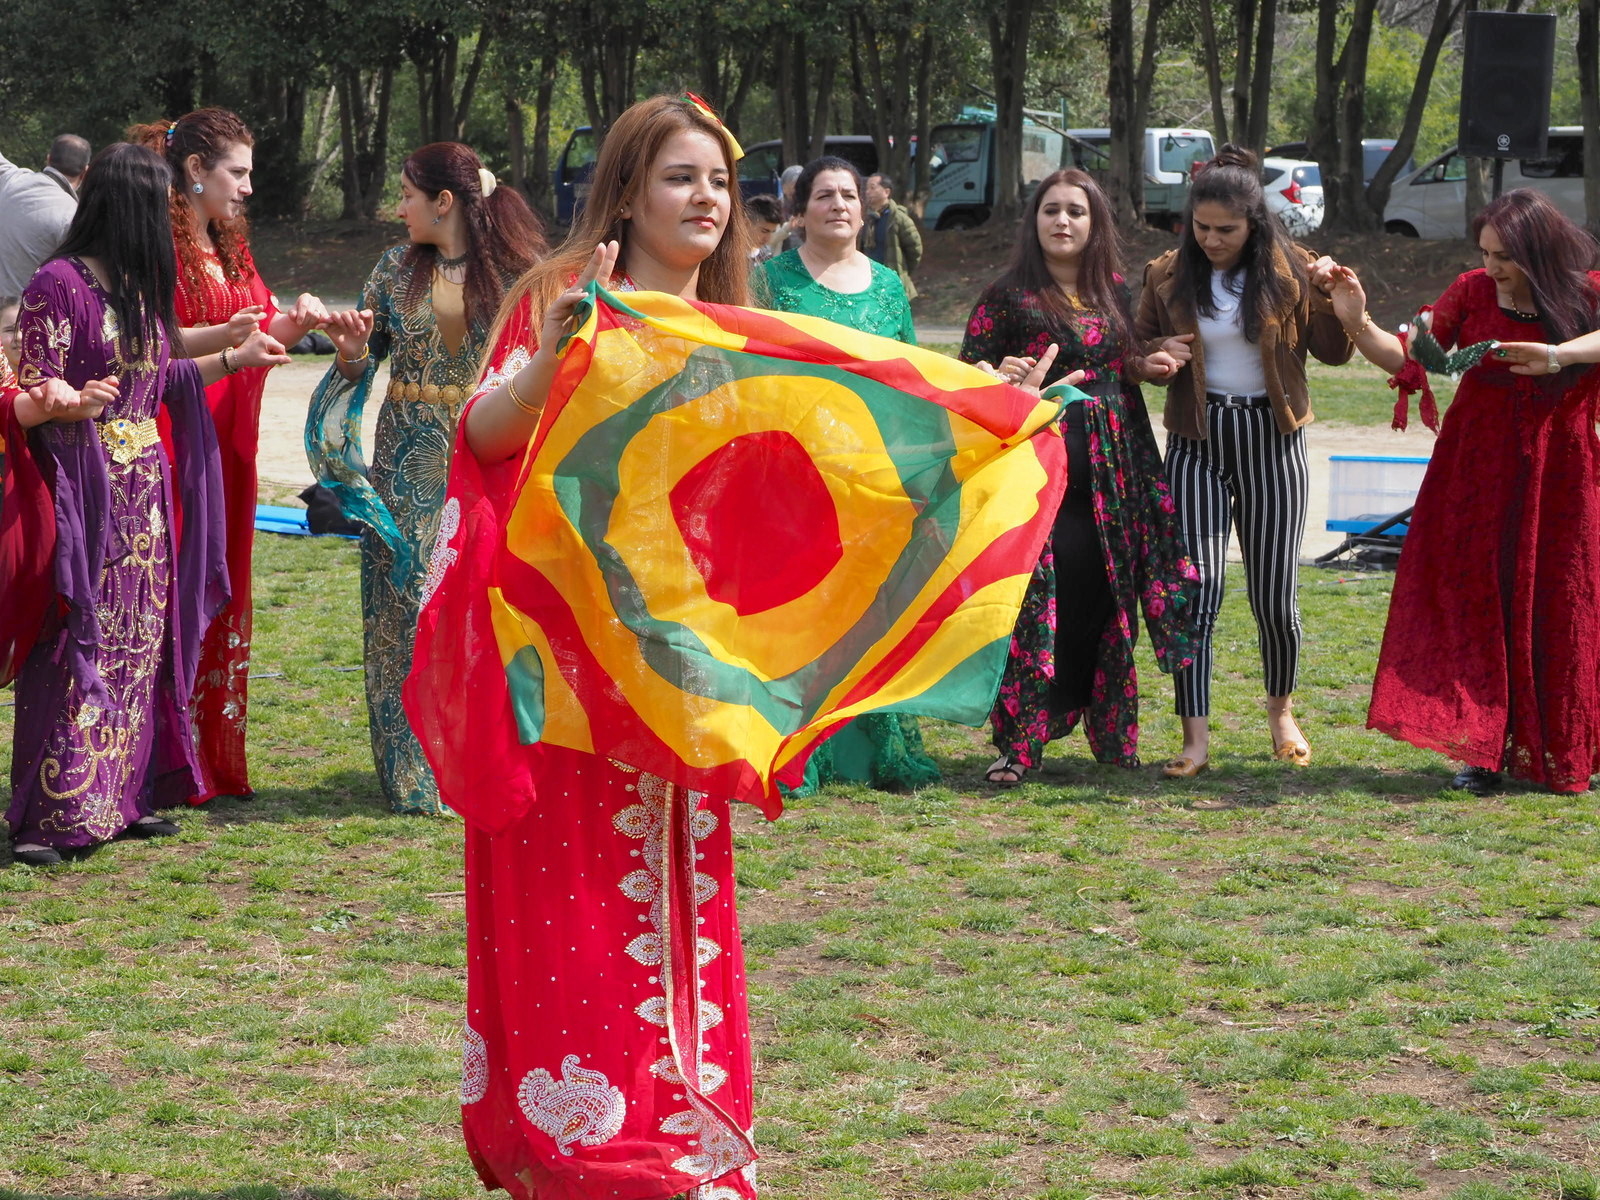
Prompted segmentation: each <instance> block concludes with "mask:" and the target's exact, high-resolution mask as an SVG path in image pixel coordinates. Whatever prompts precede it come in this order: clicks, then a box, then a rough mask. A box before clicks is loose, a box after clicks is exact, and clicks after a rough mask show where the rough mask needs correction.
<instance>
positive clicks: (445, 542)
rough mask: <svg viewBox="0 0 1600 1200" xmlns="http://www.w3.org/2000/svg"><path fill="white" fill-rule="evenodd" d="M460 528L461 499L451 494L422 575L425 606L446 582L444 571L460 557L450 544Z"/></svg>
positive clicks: (446, 502) (442, 512) (443, 510)
mask: <svg viewBox="0 0 1600 1200" xmlns="http://www.w3.org/2000/svg"><path fill="white" fill-rule="evenodd" d="M460 528H461V501H459V500H457V499H456V498H455V497H454V496H451V497H450V499H448V500H446V501H445V502H444V508H442V509H441V510H440V511H439V538H438V540H437V541H436V542H434V543H433V553H432V554H431V555H429V556H428V571H427V574H426V575H424V576H423V577H422V607H424V608H426V607H427V605H428V601H429V600H432V599H433V594H434V592H436V591H438V590H439V585H440V584H441V583H443V582H444V573H445V572H446V571H448V570H449V569H450V566H451V564H452V563H454V562H455V561H456V559H457V557H459V556H458V554H457V552H456V548H455V547H454V546H452V545H451V544H450V539H452V538H453V537H455V536H456V533H457V531H459V530H460Z"/></svg>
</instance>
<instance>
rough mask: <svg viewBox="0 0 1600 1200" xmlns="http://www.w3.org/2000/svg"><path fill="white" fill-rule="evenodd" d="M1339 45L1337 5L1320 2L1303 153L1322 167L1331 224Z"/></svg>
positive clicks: (1340, 74)
mask: <svg viewBox="0 0 1600 1200" xmlns="http://www.w3.org/2000/svg"><path fill="white" fill-rule="evenodd" d="M1338 45H1339V9H1338V6H1337V5H1333V4H1324V5H1322V7H1321V8H1320V9H1319V10H1318V11H1317V45H1316V50H1315V52H1314V55H1313V60H1312V68H1313V72H1314V74H1315V76H1316V92H1315V95H1314V98H1313V100H1312V103H1311V129H1310V131H1309V133H1308V134H1307V135H1306V157H1308V158H1314V159H1316V161H1317V163H1318V165H1319V166H1320V167H1321V170H1322V183H1323V191H1324V194H1325V203H1326V205H1327V216H1326V218H1325V220H1324V224H1327V225H1330V226H1331V225H1333V224H1334V223H1335V220H1336V218H1337V215H1338V207H1339V203H1338V202H1339V198H1338V196H1337V194H1336V193H1337V185H1336V184H1335V182H1334V176H1335V175H1337V173H1338V170H1339V90H1340V86H1341V84H1342V82H1343V78H1344V64H1343V59H1342V56H1341V55H1339V54H1338V53H1337V51H1338Z"/></svg>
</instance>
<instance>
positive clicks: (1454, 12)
mask: <svg viewBox="0 0 1600 1200" xmlns="http://www.w3.org/2000/svg"><path fill="white" fill-rule="evenodd" d="M1590 2H1593V0H1590ZM1460 12H1461V0H1435V2H1434V8H1433V21H1432V23H1431V24H1430V25H1429V26H1428V40H1427V42H1426V43H1424V45H1423V47H1422V59H1421V61H1419V62H1418V63H1417V78H1416V81H1415V82H1414V83H1413V84H1412V85H1411V99H1410V101H1409V102H1408V103H1407V104H1406V115H1405V120H1404V121H1403V122H1402V123H1401V125H1400V133H1399V136H1397V137H1396V138H1395V142H1394V149H1392V150H1391V151H1389V155H1388V157H1387V158H1385V159H1384V160H1383V162H1382V163H1380V164H1379V165H1378V171H1377V174H1375V175H1374V176H1373V177H1372V182H1371V183H1370V184H1368V185H1367V197H1366V199H1367V207H1368V208H1370V209H1371V210H1372V215H1373V217H1374V218H1375V219H1376V220H1377V221H1378V222H1379V223H1380V224H1381V223H1382V221H1383V210H1384V207H1385V206H1386V205H1387V204H1388V203H1389V189H1390V188H1391V187H1392V186H1393V184H1394V181H1395V177H1396V176H1398V175H1399V174H1400V167H1401V165H1402V164H1403V163H1404V162H1405V161H1406V160H1407V159H1409V158H1410V157H1411V152H1412V150H1414V149H1416V145H1417V131H1418V130H1419V129H1421V128H1422V114H1423V110H1424V109H1426V108H1427V106H1428V88H1429V87H1430V86H1431V85H1432V83H1433V72H1434V68H1435V67H1436V66H1437V65H1438V62H1439V51H1440V50H1441V49H1443V47H1444V43H1445V39H1446V38H1448V37H1449V36H1450V31H1451V30H1452V29H1453V28H1454V27H1455V23H1456V17H1457V16H1458V15H1459V14H1460ZM1578 61H1579V62H1583V61H1584V59H1583V56H1582V53H1581V52H1580V53H1579V56H1578Z"/></svg>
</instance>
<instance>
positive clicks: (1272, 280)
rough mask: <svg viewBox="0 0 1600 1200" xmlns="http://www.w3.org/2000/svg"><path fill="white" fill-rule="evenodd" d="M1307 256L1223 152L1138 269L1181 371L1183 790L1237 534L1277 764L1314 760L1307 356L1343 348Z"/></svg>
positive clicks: (1177, 479)
mask: <svg viewBox="0 0 1600 1200" xmlns="http://www.w3.org/2000/svg"><path fill="white" fill-rule="evenodd" d="M1314 261H1315V256H1314V255H1313V254H1312V253H1311V252H1310V251H1308V250H1306V249H1304V248H1303V247H1301V246H1298V245H1296V244H1295V243H1294V242H1293V241H1292V240H1290V238H1289V235H1288V234H1287V233H1286V232H1285V231H1284V229H1283V226H1282V225H1281V224H1279V222H1278V220H1277V218H1276V217H1274V216H1273V215H1272V214H1271V213H1270V212H1268V211H1267V207H1266V199H1265V196H1264V195H1263V193H1262V188H1261V174H1260V164H1259V162H1258V161H1257V160H1256V157H1255V155H1253V154H1251V153H1250V152H1249V151H1248V150H1241V149H1239V148H1238V147H1236V146H1224V147H1223V148H1222V150H1221V151H1220V152H1219V153H1218V154H1217V156H1216V157H1215V158H1214V159H1212V160H1211V161H1210V162H1208V163H1205V164H1203V165H1202V166H1197V167H1196V168H1195V171H1194V182H1193V185H1192V187H1191V189H1190V192H1189V210H1188V220H1187V221H1186V222H1185V224H1184V229H1183V233H1182V234H1181V235H1180V238H1179V242H1178V248H1177V249H1176V250H1170V251H1168V252H1167V253H1166V254H1164V255H1162V256H1161V257H1160V258H1158V259H1156V260H1154V261H1153V262H1151V263H1150V264H1149V265H1148V266H1146V268H1145V279H1144V291H1143V292H1142V293H1141V294H1140V297H1139V314H1138V318H1137V320H1136V322H1135V325H1136V329H1135V336H1136V337H1137V338H1138V339H1139V341H1140V342H1141V343H1142V344H1143V345H1144V346H1145V347H1146V348H1147V349H1150V350H1154V349H1166V350H1168V351H1169V352H1171V353H1175V354H1177V353H1181V351H1180V350H1179V346H1180V345H1184V344H1187V345H1188V347H1189V349H1190V350H1191V351H1192V358H1191V360H1190V361H1189V362H1188V363H1186V364H1185V365H1184V366H1183V367H1182V368H1181V369H1180V370H1179V371H1177V372H1176V373H1175V374H1172V375H1170V376H1167V377H1165V378H1154V377H1152V379H1151V380H1150V382H1152V383H1164V384H1165V385H1166V386H1167V404H1166V413H1165V417H1164V420H1165V424H1166V427H1167V459H1166V468H1167V478H1168V480H1169V481H1170V482H1171V485H1172V494H1173V498H1174V499H1175V500H1176V502H1177V505H1178V515H1179V519H1180V522H1181V525H1182V528H1183V534H1184V541H1185V543H1186V544H1187V546H1188V549H1189V553H1190V554H1192V555H1193V556H1194V560H1195V566H1196V567H1197V568H1199V572H1200V581H1201V592H1200V603H1199V612H1198V620H1197V625H1198V641H1197V646H1196V653H1195V662H1194V665H1193V666H1191V667H1187V668H1183V669H1181V670H1179V671H1177V672H1175V674H1174V682H1175V686H1176V692H1177V711H1178V716H1179V717H1180V718H1181V719H1182V722H1183V749H1182V750H1181V751H1179V753H1178V755H1177V757H1175V758H1173V759H1172V760H1171V761H1170V762H1168V763H1167V765H1166V766H1165V768H1163V773H1164V774H1165V775H1167V776H1168V777H1171V778H1190V777H1193V776H1195V775H1197V774H1199V773H1200V772H1201V771H1204V770H1205V769H1206V768H1207V766H1208V765H1209V763H1210V712H1211V667H1212V629H1213V626H1214V625H1215V622H1216V617H1217V612H1218V610H1219V609H1220V608H1221V606H1222V595H1223V583H1224V569H1225V566H1226V562H1227V557H1226V556H1227V548H1228V538H1229V535H1230V532H1231V530H1232V527H1233V526H1234V525H1235V524H1237V525H1238V529H1239V544H1240V550H1241V551H1242V554H1243V558H1244V572H1245V584H1246V588H1247V590H1248V592H1249V597H1250V608H1251V611H1252V612H1253V613H1254V614H1255V619H1256V628H1257V630H1258V632H1259V634H1260V646H1261V658H1262V665H1263V671H1264V675H1265V682H1266V693H1267V726H1268V729H1269V731H1270V733H1271V737H1272V755H1273V757H1274V758H1276V759H1279V760H1280V761H1283V762H1287V763H1289V764H1291V765H1294V766H1300V767H1303V766H1306V765H1308V764H1309V763H1310V762H1311V747H1310V745H1309V744H1308V743H1307V741H1306V738H1305V734H1304V733H1302V732H1301V729H1300V726H1299V724H1298V723H1297V722H1296V720H1295V717H1294V712H1293V707H1292V703H1293V692H1294V686H1295V678H1296V675H1297V673H1298V670H1299V660H1300V638H1301V630H1300V607H1299V601H1298V599H1297V597H1296V591H1295V589H1296V585H1297V582H1298V573H1299V561H1300V539H1301V536H1302V534H1303V533H1304V532H1305V519H1306V502H1307V492H1308V489H1309V487H1310V474H1309V468H1308V464H1307V461H1306V447H1305V433H1304V426H1305V425H1307V424H1309V423H1310V421H1311V420H1312V412H1311V397H1310V389H1309V388H1308V386H1307V383H1306V355H1307V353H1310V354H1313V355H1315V356H1316V357H1317V358H1318V359H1320V360H1321V361H1323V362H1326V363H1333V364H1338V363H1343V362H1346V361H1348V360H1349V358H1350V354H1351V346H1350V339H1349V338H1348V337H1347V336H1346V335H1345V331H1344V329H1343V328H1342V327H1341V326H1340V324H1339V318H1338V317H1337V316H1336V315H1335V314H1334V312H1333V308H1332V305H1331V304H1330V302H1329V300H1328V297H1327V296H1326V295H1324V294H1323V293H1322V292H1321V291H1319V290H1318V289H1317V288H1315V287H1313V286H1312V284H1311V282H1310V278H1309V276H1308V270H1309V269H1310V268H1311V267H1312V265H1313V264H1314Z"/></svg>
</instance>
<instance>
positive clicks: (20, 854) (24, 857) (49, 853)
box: [11, 846, 63, 867]
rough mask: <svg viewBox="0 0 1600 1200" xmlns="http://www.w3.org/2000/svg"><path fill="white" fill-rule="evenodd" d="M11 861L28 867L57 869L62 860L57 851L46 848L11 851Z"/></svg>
mask: <svg viewBox="0 0 1600 1200" xmlns="http://www.w3.org/2000/svg"><path fill="white" fill-rule="evenodd" d="M11 861H12V862H19V863H22V864H23V865H24V866H28V867H58V866H60V865H61V863H62V861H63V860H62V858H61V852H60V851H59V850H52V849H50V847H49V846H46V847H45V848H44V849H43V850H12V851H11Z"/></svg>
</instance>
